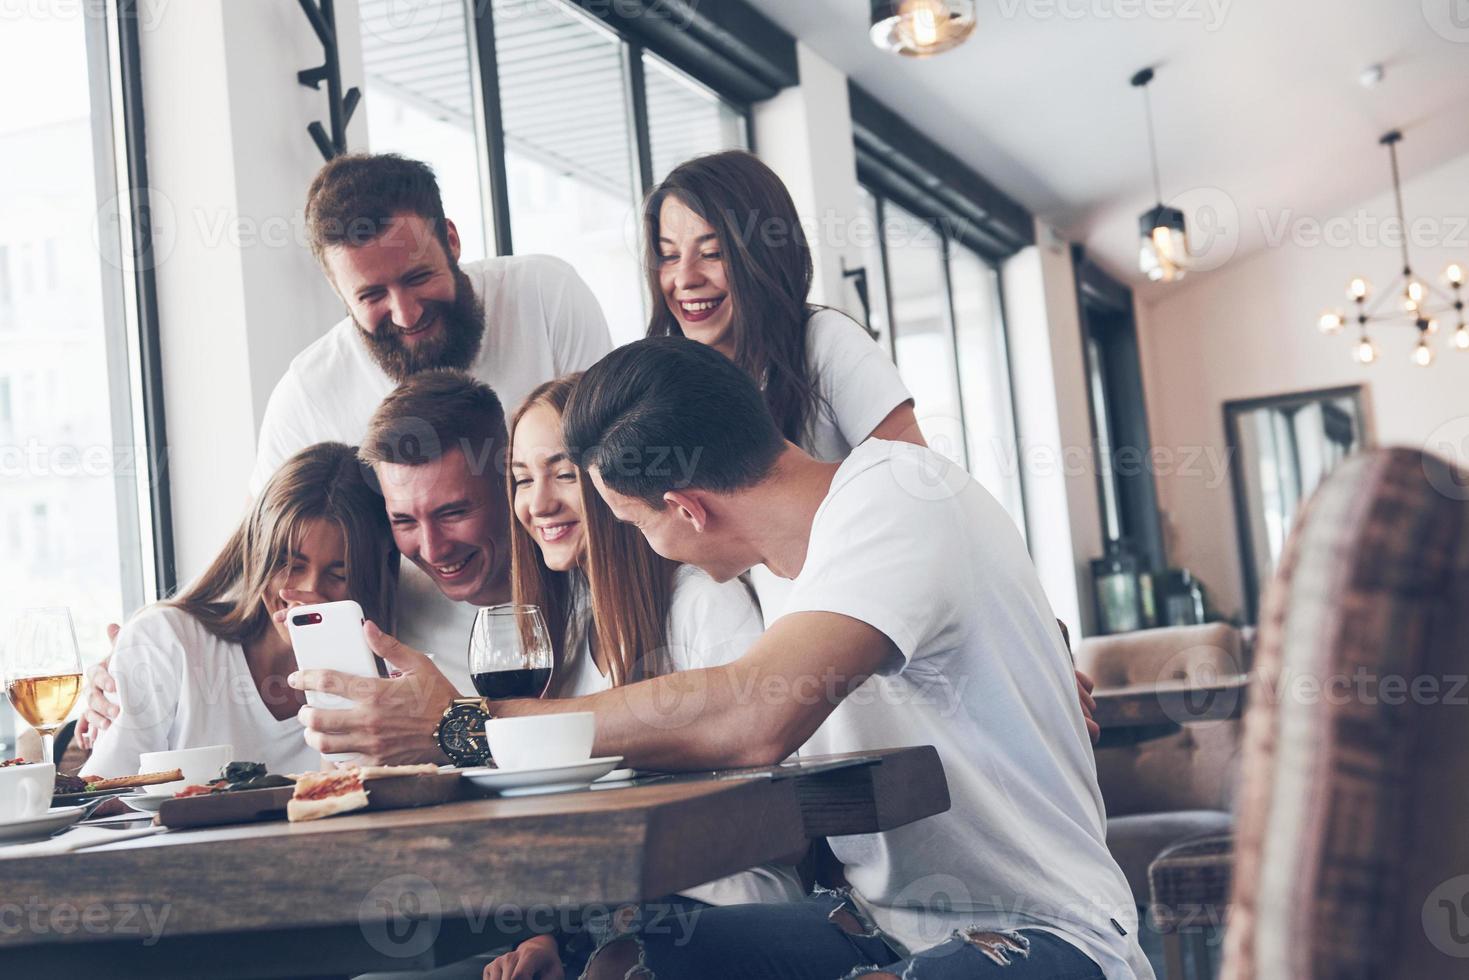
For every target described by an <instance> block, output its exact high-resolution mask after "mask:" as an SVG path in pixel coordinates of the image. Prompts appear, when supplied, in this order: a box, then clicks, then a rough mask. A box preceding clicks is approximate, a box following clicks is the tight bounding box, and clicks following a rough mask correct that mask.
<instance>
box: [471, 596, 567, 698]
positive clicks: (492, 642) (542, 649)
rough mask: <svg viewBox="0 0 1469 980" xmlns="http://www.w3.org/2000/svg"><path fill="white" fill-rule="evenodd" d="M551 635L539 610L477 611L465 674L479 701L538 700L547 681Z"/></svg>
mask: <svg viewBox="0 0 1469 980" xmlns="http://www.w3.org/2000/svg"><path fill="white" fill-rule="evenodd" d="M551 663H552V661H551V634H550V633H549V632H548V631H547V630H546V619H545V617H544V616H542V615H541V610H540V607H539V606H522V605H514V604H507V605H503V606H490V607H489V608H487V609H481V610H480V611H479V614H478V615H476V616H475V618H474V632H473V633H471V634H470V637H469V674H470V676H471V677H472V678H474V689H475V690H476V691H478V692H479V694H480V697H482V698H490V699H491V700H498V699H502V698H538V697H540V696H541V695H542V694H544V693H545V691H546V685H547V684H548V683H549V682H550V680H551Z"/></svg>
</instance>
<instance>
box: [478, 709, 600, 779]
mask: <svg viewBox="0 0 1469 980" xmlns="http://www.w3.org/2000/svg"><path fill="white" fill-rule="evenodd" d="M596 737H597V716H596V715H594V714H592V713H591V712H590V711H574V712H568V713H566V714H550V715H525V716H523V717H520V718H491V719H490V720H489V721H487V722H485V740H486V741H487V742H489V744H490V755H492V756H494V757H495V765H496V766H498V767H499V768H501V769H541V768H545V767H548V766H566V765H571V764H573V763H577V762H586V761H587V760H588V759H590V758H591V757H592V744H593V743H594V742H595V741H596Z"/></svg>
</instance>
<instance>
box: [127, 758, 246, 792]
mask: <svg viewBox="0 0 1469 980" xmlns="http://www.w3.org/2000/svg"><path fill="white" fill-rule="evenodd" d="M234 759H235V750H234V747H233V746H230V745H206V746H203V747H201V748H197V749H172V750H170V751H168V752H144V753H143V754H142V755H140V756H138V775H140V776H141V775H143V774H144V773H149V772H167V771H168V770H170V769H178V770H180V771H181V772H182V773H183V774H184V778H183V779H182V780H181V781H178V782H172V783H161V784H159V785H157V786H144V787H143V791H144V792H145V793H148V794H149V795H151V796H172V795H173V794H175V793H177V792H178V791H179V790H181V789H183V788H184V787H185V786H195V785H198V784H200V783H207V782H210V781H212V780H215V779H218V778H219V772H220V770H221V769H223V768H224V767H225V766H227V765H229V764H230V763H231V762H233V761H234Z"/></svg>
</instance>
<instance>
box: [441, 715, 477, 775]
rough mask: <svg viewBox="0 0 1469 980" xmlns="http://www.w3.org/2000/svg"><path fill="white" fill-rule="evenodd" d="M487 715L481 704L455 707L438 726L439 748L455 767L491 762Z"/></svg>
mask: <svg viewBox="0 0 1469 980" xmlns="http://www.w3.org/2000/svg"><path fill="white" fill-rule="evenodd" d="M484 732H485V713H484V712H483V711H482V710H480V707H479V705H478V704H456V705H454V706H453V707H452V708H450V709H449V710H448V711H447V712H445V714H444V717H443V720H442V721H440V722H439V729H438V740H439V748H441V749H443V750H444V754H445V755H447V756H448V757H449V758H450V760H451V761H453V763H454V764H455V765H456V766H482V765H485V764H486V763H487V762H488V761H489V758H490V747H489V745H488V744H487V743H486V742H485V735H484Z"/></svg>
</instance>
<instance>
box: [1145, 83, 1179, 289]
mask: <svg viewBox="0 0 1469 980" xmlns="http://www.w3.org/2000/svg"><path fill="white" fill-rule="evenodd" d="M1152 80H1153V69H1151V68H1144V69H1143V70H1142V71H1140V72H1138V73H1137V74H1136V75H1134V76H1132V85H1133V87H1134V88H1140V89H1142V90H1143V106H1144V108H1145V109H1146V111H1147V116H1148V152H1149V154H1150V156H1151V159H1152V162H1153V190H1154V191H1155V192H1156V194H1157V197H1158V203H1157V204H1156V205H1155V206H1154V207H1152V208H1149V209H1148V210H1147V211H1144V212H1143V214H1142V217H1141V218H1139V219H1138V233H1139V237H1140V239H1141V245H1140V247H1139V249H1138V261H1137V265H1138V269H1139V270H1140V271H1141V272H1142V273H1143V275H1145V276H1147V277H1148V278H1149V279H1151V280H1152V281H1153V282H1177V281H1178V280H1180V279H1182V278H1183V277H1184V274H1185V273H1186V272H1187V271H1188V259H1189V255H1188V229H1187V228H1186V227H1185V225H1184V218H1183V212H1182V211H1180V210H1178V208H1170V207H1168V206H1167V205H1165V204H1164V203H1163V184H1162V181H1161V180H1160V179H1159V177H1158V144H1157V141H1156V140H1155V139H1154V138H1153V104H1152V102H1151V101H1150V100H1149V99H1148V83H1149V82H1151V81H1152Z"/></svg>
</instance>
